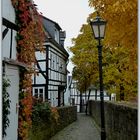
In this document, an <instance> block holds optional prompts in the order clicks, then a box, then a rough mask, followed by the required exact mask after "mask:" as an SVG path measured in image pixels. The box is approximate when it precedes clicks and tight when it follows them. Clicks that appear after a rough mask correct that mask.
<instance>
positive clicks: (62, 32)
mask: <svg viewBox="0 0 140 140" xmlns="http://www.w3.org/2000/svg"><path fill="white" fill-rule="evenodd" d="M65 38H66V32H65V31H60V44H61V45H62V46H64V41H65Z"/></svg>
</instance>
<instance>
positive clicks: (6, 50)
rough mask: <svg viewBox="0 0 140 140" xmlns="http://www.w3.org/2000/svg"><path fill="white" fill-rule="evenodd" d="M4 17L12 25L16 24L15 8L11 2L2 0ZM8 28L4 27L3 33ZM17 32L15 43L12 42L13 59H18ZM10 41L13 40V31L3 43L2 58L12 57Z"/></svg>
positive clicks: (14, 34) (9, 32) (14, 33)
mask: <svg viewBox="0 0 140 140" xmlns="http://www.w3.org/2000/svg"><path fill="white" fill-rule="evenodd" d="M2 17H4V18H6V19H8V20H9V21H11V22H12V23H15V12H14V8H13V6H12V5H11V0H2ZM5 28H6V27H5V26H2V31H4V29H5ZM15 36H16V31H14V30H13V39H12V40H13V41H12V46H13V47H12V59H16V53H17V51H16V40H15ZM10 40H11V30H10V29H9V31H8V33H7V35H6V36H5V38H4V40H3V41H2V56H3V57H7V58H9V57H10Z"/></svg>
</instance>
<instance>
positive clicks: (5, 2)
mask: <svg viewBox="0 0 140 140" xmlns="http://www.w3.org/2000/svg"><path fill="white" fill-rule="evenodd" d="M2 16H3V17H5V18H6V19H8V20H10V21H11V22H13V23H15V11H14V8H13V6H12V3H11V0H2Z"/></svg>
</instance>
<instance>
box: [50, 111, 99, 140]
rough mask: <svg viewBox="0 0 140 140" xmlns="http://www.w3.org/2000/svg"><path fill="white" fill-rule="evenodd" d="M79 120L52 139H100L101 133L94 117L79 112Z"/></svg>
mask: <svg viewBox="0 0 140 140" xmlns="http://www.w3.org/2000/svg"><path fill="white" fill-rule="evenodd" d="M77 117H78V119H77V121H75V122H73V123H72V124H70V125H69V126H67V127H66V128H64V129H63V130H62V131H60V132H58V133H57V134H56V135H55V136H54V137H52V138H51V140H100V133H99V131H98V129H97V126H96V124H95V122H94V121H93V119H92V118H91V117H89V116H86V115H85V114H81V113H78V115H77Z"/></svg>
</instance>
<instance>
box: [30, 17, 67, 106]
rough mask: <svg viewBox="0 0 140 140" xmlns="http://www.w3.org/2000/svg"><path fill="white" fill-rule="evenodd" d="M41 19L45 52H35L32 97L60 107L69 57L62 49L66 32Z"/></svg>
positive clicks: (46, 19)
mask: <svg viewBox="0 0 140 140" xmlns="http://www.w3.org/2000/svg"><path fill="white" fill-rule="evenodd" d="M42 18H43V26H44V29H45V32H46V41H45V42H44V48H45V51H44V52H40V51H38V50H36V59H37V64H36V66H35V68H36V72H37V74H34V75H33V85H32V86H33V96H36V97H37V98H42V100H43V101H45V100H48V101H49V102H50V103H51V105H52V106H61V105H64V92H65V90H66V86H67V63H68V57H69V54H68V53H67V51H66V50H65V48H64V41H65V38H66V32H65V31H62V29H61V27H60V26H59V24H58V23H56V22H55V21H52V20H51V19H48V18H46V17H44V16H42Z"/></svg>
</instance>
